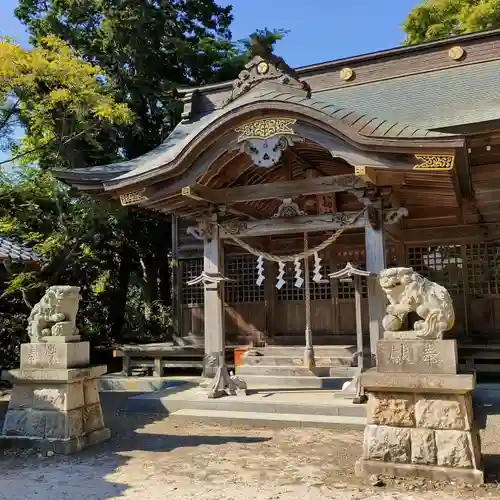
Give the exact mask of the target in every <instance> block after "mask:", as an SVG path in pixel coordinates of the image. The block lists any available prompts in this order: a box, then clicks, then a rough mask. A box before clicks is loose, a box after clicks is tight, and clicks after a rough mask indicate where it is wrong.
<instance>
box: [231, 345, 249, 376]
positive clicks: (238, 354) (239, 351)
mask: <svg viewBox="0 0 500 500" xmlns="http://www.w3.org/2000/svg"><path fill="white" fill-rule="evenodd" d="M248 349H250V347H248V346H245V347H243V346H242V347H236V348H235V349H234V371H236V370H237V369H238V366H240V365H241V364H242V363H243V355H244V354H245V353H246V352H247V351H248Z"/></svg>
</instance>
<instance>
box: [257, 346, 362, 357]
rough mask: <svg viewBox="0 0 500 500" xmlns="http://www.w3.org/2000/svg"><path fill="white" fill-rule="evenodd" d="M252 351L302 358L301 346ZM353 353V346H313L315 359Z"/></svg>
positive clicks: (266, 354) (261, 348) (271, 347)
mask: <svg viewBox="0 0 500 500" xmlns="http://www.w3.org/2000/svg"><path fill="white" fill-rule="evenodd" d="M254 350H255V351H257V352H259V353H262V354H263V355H264V356H294V357H303V356H304V347H303V346H266V347H256V348H255V349H254ZM355 352H356V346H355V345H332V346H325V345H319V346H314V355H315V357H317V358H318V357H319V358H323V357H331V358H333V357H341V358H343V357H352V356H353V355H354V353H355ZM249 357H251V356H249ZM257 357H258V356H257Z"/></svg>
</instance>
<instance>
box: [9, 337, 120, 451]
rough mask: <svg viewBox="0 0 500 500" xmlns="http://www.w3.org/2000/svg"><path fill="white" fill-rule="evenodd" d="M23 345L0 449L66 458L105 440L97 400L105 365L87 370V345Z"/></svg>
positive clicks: (106, 435) (13, 374) (106, 434)
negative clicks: (24, 450)
mask: <svg viewBox="0 0 500 500" xmlns="http://www.w3.org/2000/svg"><path fill="white" fill-rule="evenodd" d="M47 340H49V341H47V342H39V343H31V344H23V345H22V346H21V367H20V369H17V370H9V371H6V372H3V373H2V378H3V379H4V380H9V381H10V382H12V383H13V389H12V395H11V399H10V402H9V407H8V410H7V413H6V415H5V421H4V424H3V429H2V435H1V436H0V446H3V447H7V448H12V447H15V448H34V449H38V450H40V451H43V452H46V451H53V452H55V453H62V454H70V453H74V452H77V451H80V450H82V449H84V448H86V447H87V446H90V445H92V444H95V443H99V442H101V441H104V440H106V439H109V437H110V431H109V429H107V428H105V426H104V421H103V416H102V409H101V403H100V400H99V391H98V378H99V377H100V376H101V375H103V374H104V373H106V367H105V366H93V367H89V366H88V365H89V344H88V342H64V341H61V339H60V338H59V339H58V340H56V341H55V342H50V337H48V338H47Z"/></svg>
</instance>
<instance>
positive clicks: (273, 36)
mask: <svg viewBox="0 0 500 500" xmlns="http://www.w3.org/2000/svg"><path fill="white" fill-rule="evenodd" d="M16 14H17V15H18V17H19V18H20V19H21V20H22V22H24V23H25V24H26V26H27V27H28V29H29V31H30V33H31V42H32V43H33V45H34V46H35V47H36V48H37V49H38V48H39V47H42V48H43V47H45V46H46V44H44V40H45V39H46V38H47V37H51V36H54V35H55V36H57V37H58V38H59V39H61V40H63V41H64V43H65V44H67V45H68V46H69V47H71V50H72V51H75V52H71V53H72V54H75V53H76V54H78V56H80V57H82V58H83V59H84V60H85V61H86V62H87V63H89V64H90V65H91V66H92V67H94V68H95V72H94V73H93V74H92V79H94V80H96V81H97V82H98V83H99V84H100V85H101V86H102V90H103V95H106V96H107V98H109V97H113V98H114V102H115V103H119V105H121V106H125V108H117V111H118V110H119V109H121V110H122V111H123V110H124V109H127V110H130V115H129V116H130V117H131V120H130V121H127V120H125V114H124V117H123V118H122V119H121V120H119V119H118V116H116V118H114V117H113V120H111V119H110V118H109V117H108V118H107V121H106V122H105V124H104V125H105V126H104V125H103V124H99V125H100V127H99V129H98V130H96V131H95V133H93V134H92V133H91V134H86V133H85V131H86V125H87V122H88V121H90V122H91V123H89V124H93V122H92V120H89V119H90V117H89V116H88V107H87V106H86V105H85V104H84V102H83V103H82V105H83V108H84V110H86V111H85V112H83V114H79V113H77V112H76V111H79V108H78V107H76V111H75V112H73V113H72V112H69V116H70V118H71V120H70V123H72V126H73V127H74V129H72V130H71V131H70V132H69V133H68V130H66V129H62V127H61V124H62V123H66V122H67V120H66V119H65V120H61V117H64V118H66V116H68V111H72V110H71V105H69V103H68V102H62V103H61V105H60V106H59V107H56V109H54V110H53V113H52V114H51V119H52V122H49V129H50V130H49V131H54V130H55V131H57V134H56V135H54V134H52V132H50V133H51V134H52V135H51V138H52V139H55V140H52V141H44V138H46V136H47V130H45V128H44V127H43V123H38V122H36V121H35V120H34V115H31V114H30V113H28V112H26V113H24V114H22V113H21V112H19V113H17V114H16V119H18V120H21V121H20V123H22V125H24V127H25V129H26V131H27V137H26V138H25V139H24V140H23V141H22V143H20V144H19V145H15V149H14V156H18V155H24V156H21V157H20V158H19V159H20V160H24V165H25V167H24V168H25V169H24V170H22V172H21V175H17V176H15V177H12V176H7V177H6V176H4V178H3V181H2V183H0V216H2V214H3V218H2V219H1V222H0V224H3V229H2V228H0V232H1V231H3V232H6V233H7V234H10V235H11V236H12V237H15V238H17V239H18V240H19V241H20V242H23V243H27V244H30V245H34V246H35V248H36V249H37V250H39V251H40V252H42V253H44V255H46V256H47V258H48V263H46V264H45V265H44V268H43V270H42V272H41V273H39V274H37V275H34V274H33V273H29V272H28V273H26V272H25V273H23V272H21V270H17V271H16V273H15V274H14V275H13V276H12V279H11V281H10V286H9V289H8V293H9V295H8V297H9V300H10V303H11V304H12V297H13V296H16V297H18V296H19V293H18V292H19V291H20V290H21V289H24V290H27V291H28V293H30V294H33V295H34V296H36V294H37V291H39V290H40V289H43V288H44V287H45V286H47V285H48V284H51V283H52V282H53V281H54V280H55V281H57V282H59V283H63V282H68V283H77V284H79V285H81V286H82V287H83V290H82V291H83V294H84V298H85V300H84V301H83V310H82V314H81V315H80V317H81V318H82V319H83V320H84V321H85V330H86V332H87V333H88V334H89V335H94V334H95V335H99V336H100V337H101V339H103V340H109V342H113V341H123V340H124V337H125V338H129V339H130V338H139V337H140V338H141V339H142V340H147V339H148V335H149V338H151V339H153V338H158V339H165V335H166V330H167V328H168V325H169V321H170V319H169V316H168V305H169V299H170V275H171V272H170V268H169V265H170V262H169V259H168V248H169V245H170V243H169V237H170V221H169V220H166V219H165V218H162V217H159V216H156V215H154V214H149V213H148V214H143V213H139V212H136V211H133V210H125V209H123V208H120V207H117V206H116V204H112V203H104V202H99V203H98V202H95V201H94V200H92V199H90V198H88V197H85V196H79V197H76V198H75V197H72V196H71V195H70V192H69V191H68V190H67V189H65V188H63V187H61V186H59V185H58V184H57V183H54V181H53V180H52V179H51V177H50V176H48V175H47V174H46V173H45V171H46V170H50V168H52V167H53V166H63V167H66V168H73V167H78V166H81V165H97V164H106V163H111V162H113V161H116V160H118V159H123V158H135V157H137V156H139V155H141V154H143V153H145V152H147V151H149V150H151V149H152V148H153V147H155V146H157V145H158V144H160V143H161V142H162V141H163V140H164V139H165V137H166V136H167V135H168V134H169V133H170V131H171V130H172V128H173V127H174V126H175V125H176V123H177V121H178V120H179V117H180V109H181V106H180V103H179V101H178V98H177V93H176V90H175V89H176V88H179V87H184V86H192V85H201V84H204V83H211V82H216V81H220V80H227V79H231V78H234V77H235V76H236V75H237V74H238V72H239V71H240V70H241V68H242V67H243V65H244V64H245V62H246V61H247V60H248V58H249V48H250V42H247V41H242V42H238V43H233V42H232V41H231V33H230V31H229V25H230V22H231V20H232V15H231V8H230V7H224V8H222V7H219V6H218V5H217V4H216V3H215V2H214V1H212V0H192V1H189V2H185V1H180V0H177V1H174V2H172V1H170V0H169V1H166V0H159V1H157V2H154V3H153V2H149V1H142V0H133V1H132V0H123V1H120V2H118V1H116V0H78V1H76V0H57V1H56V0H43V1H41V0H20V1H19V7H18V9H17V10H16ZM255 36H260V37H262V38H263V39H264V40H265V43H266V44H268V45H270V46H272V45H273V44H274V42H275V41H276V40H278V39H279V38H281V37H282V36H283V33H281V32H275V31H269V30H261V31H258V32H256V33H255ZM65 50H66V49H65ZM56 80H57V79H56ZM93 85H94V84H93ZM57 86H58V84H56V88H57ZM92 88H94V87H92ZM38 93H39V94H38ZM37 95H40V97H41V98H42V99H44V98H46V96H47V89H45V88H39V89H38V88H37V89H36V92H35V94H34V95H33V96H32V98H33V99H35V100H36V99H37V97H36V96H37ZM56 95H57V93H56ZM22 102H23V101H21V104H22ZM14 103H15V105H16V107H17V109H24V108H22V105H21V106H20V105H19V104H20V103H17V102H16V101H14V100H13V99H12V97H11V98H10V100H7V101H5V100H4V108H5V113H7V112H8V109H9V106H11V105H13V104H14ZM26 109H27V110H28V111H29V110H30V109H31V108H30V106H27V107H26ZM4 130H5V131H8V130H7V128H5V129H4ZM78 134H80V135H78ZM4 137H6V135H5V136H4ZM56 137H57V138H56ZM63 137H64V138H68V139H69V138H71V140H70V141H69V142H68V144H72V145H73V146H74V147H73V148H61V147H60V143H61V138H63ZM4 142H5V141H4ZM63 142H65V141H64V140H63ZM38 146H42V147H38ZM30 148H31V149H30ZM28 152H29V153H28ZM32 164H35V165H38V166H39V167H40V168H38V169H33V168H27V167H26V166H29V165H32ZM33 184H36V185H38V186H40V189H42V188H43V190H45V191H46V192H45V194H43V195H40V193H39V192H38V191H37V190H36V189H34V188H33ZM24 205H28V206H30V207H31V209H30V210H26V211H23V209H22V207H23V206H24ZM36 206H40V207H42V211H43V213H38V212H37V209H36V208H35V207H36ZM42 221H44V224H43V227H40V226H41V225H42ZM16 293H17V295H16ZM4 304H5V301H4ZM0 309H1V303H0ZM16 325H17V323H16Z"/></svg>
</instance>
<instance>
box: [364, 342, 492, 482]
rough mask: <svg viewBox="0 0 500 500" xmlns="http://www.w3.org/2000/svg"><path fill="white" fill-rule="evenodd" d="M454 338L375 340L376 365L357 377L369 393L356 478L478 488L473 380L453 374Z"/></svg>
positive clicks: (479, 450) (468, 376) (455, 361)
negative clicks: (374, 476) (391, 478)
mask: <svg viewBox="0 0 500 500" xmlns="http://www.w3.org/2000/svg"><path fill="white" fill-rule="evenodd" d="M456 352H457V349H456V341H455V340H436V341H424V340H403V339H395V340H381V341H379V343H378V346H377V360H378V366H377V368H375V369H372V370H369V371H367V372H365V373H363V374H362V375H361V384H362V386H363V388H364V390H365V392H366V393H367V394H368V398H369V399H368V405H367V426H366V429H365V436H364V443H363V455H362V457H361V458H360V459H359V460H358V462H357V463H356V474H358V475H363V476H364V475H370V474H385V475H391V476H396V477H404V476H417V477H425V478H429V479H433V480H439V481H452V480H453V481H461V482H465V483H472V484H481V483H483V480H484V479H483V472H482V470H481V467H482V465H481V462H482V461H481V446H480V440H479V432H478V429H477V427H476V426H475V423H474V417H473V408H472V397H471V395H472V391H473V390H474V388H475V384H476V382H475V377H474V375H472V374H464V375H460V374H457V368H456V367H457V355H456Z"/></svg>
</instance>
